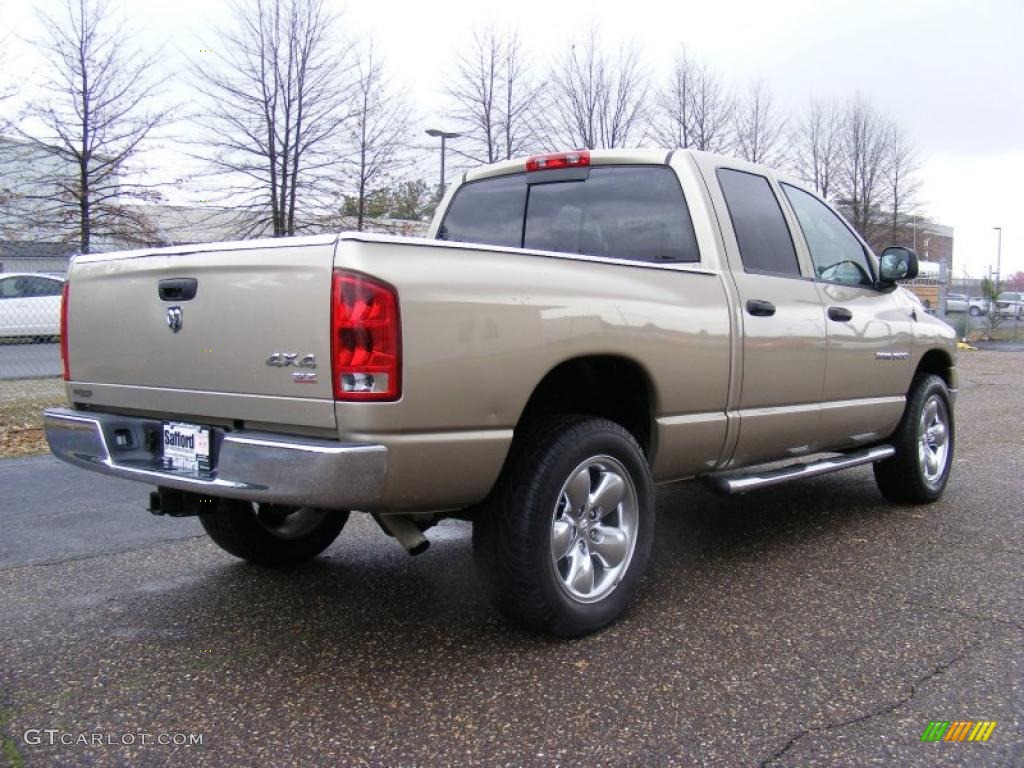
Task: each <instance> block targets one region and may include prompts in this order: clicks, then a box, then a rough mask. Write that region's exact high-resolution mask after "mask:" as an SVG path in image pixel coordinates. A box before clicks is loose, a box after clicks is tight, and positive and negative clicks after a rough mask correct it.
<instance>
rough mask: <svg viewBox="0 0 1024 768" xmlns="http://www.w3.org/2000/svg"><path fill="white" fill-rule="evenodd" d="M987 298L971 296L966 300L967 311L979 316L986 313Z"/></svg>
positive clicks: (973, 315)
mask: <svg viewBox="0 0 1024 768" xmlns="http://www.w3.org/2000/svg"><path fill="white" fill-rule="evenodd" d="M988 303H989V302H988V299H986V298H985V297H984V296H971V298H970V299H969V300H968V307H967V311H968V312H969V313H970V314H971V316H972V317H980V316H981V315H987V314H988Z"/></svg>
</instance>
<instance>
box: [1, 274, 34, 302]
mask: <svg viewBox="0 0 1024 768" xmlns="http://www.w3.org/2000/svg"><path fill="white" fill-rule="evenodd" d="M30 295H31V294H30V293H29V291H28V279H27V278H25V277H8V278H6V279H4V280H0V298H4V299H23V298H25V297H26V296H30Z"/></svg>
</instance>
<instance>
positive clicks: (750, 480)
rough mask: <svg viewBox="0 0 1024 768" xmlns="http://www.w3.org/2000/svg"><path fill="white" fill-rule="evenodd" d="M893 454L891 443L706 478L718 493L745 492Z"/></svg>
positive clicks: (857, 465)
mask: <svg viewBox="0 0 1024 768" xmlns="http://www.w3.org/2000/svg"><path fill="white" fill-rule="evenodd" d="M895 453H896V449H895V448H893V447H892V446H891V445H876V446H874V447H873V448H865V449H863V450H860V451H853V452H851V453H844V454H843V455H842V456H834V457H832V458H830V459H821V460H819V461H811V462H807V463H806V464H791V465H790V466H788V467H782V468H781V469H769V470H766V471H764V472H745V473H736V474H734V473H729V474H720V475H709V476H708V478H707V481H708V483H710V484H711V487H712V488H714V489H715V490H716V491H718V492H719V493H725V494H730V495H731V494H734V493H746V492H747V491H754V490H757V489H758V488H767V487H768V486H770V485H779V484H781V483H788V482H789V481H790V480H799V479H800V478H803V477H817V476H818V475H826V474H828V473H829V472H838V471H839V470H841V469H849V468H850V467H859V466H860V465H862V464H872V463H874V462H876V461H881V460H882V459H888V458H889V457H890V456H892V455H893V454H895Z"/></svg>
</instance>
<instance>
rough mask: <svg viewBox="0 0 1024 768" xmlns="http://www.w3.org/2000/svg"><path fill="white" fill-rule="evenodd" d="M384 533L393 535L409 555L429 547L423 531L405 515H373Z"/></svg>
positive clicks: (418, 553)
mask: <svg viewBox="0 0 1024 768" xmlns="http://www.w3.org/2000/svg"><path fill="white" fill-rule="evenodd" d="M373 519H374V520H376V521H377V525H379V526H380V527H381V529H382V530H383V531H384V533H386V534H388V535H389V536H394V537H395V539H397V540H398V543H399V544H401V545H402V546H403V547H404V548H405V551H406V552H408V553H409V554H410V555H421V554H423V553H424V552H426V551H427V549H428V548H429V547H430V541H428V540H427V537H426V536H424V535H423V531H421V530H420V529H419V527H418V526H417V525H416V523H414V522H413V521H412V518H410V517H407V516H406V515H377V514H374V515H373Z"/></svg>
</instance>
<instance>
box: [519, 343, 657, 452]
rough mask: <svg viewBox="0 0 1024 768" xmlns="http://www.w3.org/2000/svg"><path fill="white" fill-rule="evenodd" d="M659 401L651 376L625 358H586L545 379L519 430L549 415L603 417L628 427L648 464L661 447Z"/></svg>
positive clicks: (573, 360) (530, 401) (564, 363)
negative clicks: (656, 421) (659, 440)
mask: <svg viewBox="0 0 1024 768" xmlns="http://www.w3.org/2000/svg"><path fill="white" fill-rule="evenodd" d="M656 405H657V396H656V392H655V389H654V384H653V380H652V378H651V375H650V373H649V372H648V371H647V370H646V369H645V368H644V367H643V366H642V365H641V364H640V363H638V362H637V361H636V360H633V359H632V358H629V357H625V356H623V355H584V356H579V357H573V358H569V359H567V360H563V361H562V362H560V363H559V364H558V365H556V366H554V367H553V368H552V369H551V370H550V371H548V372H547V374H545V376H544V377H543V378H542V379H541V380H540V382H539V383H538V384H537V386H536V387H535V388H534V390H533V392H532V393H531V395H530V397H529V399H528V400H527V402H526V405H525V406H524V408H523V410H522V412H521V413H520V416H519V419H518V421H517V422H516V430H517V431H518V430H520V428H522V427H523V426H525V425H526V424H529V423H533V422H535V421H536V420H537V419H539V418H542V417H544V416H549V415H557V414H566V415H568V414H572V415H580V416H598V417H603V418H606V419H609V420H610V421H614V422H616V423H617V424H620V425H622V426H623V427H625V428H626V429H627V430H628V431H629V432H630V434H632V435H633V437H634V438H635V439H636V441H637V442H638V443H639V444H640V448H641V449H642V450H643V452H644V455H645V456H646V457H647V460H648V462H653V458H654V454H655V452H656V448H657V430H656V428H655V413H656Z"/></svg>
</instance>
